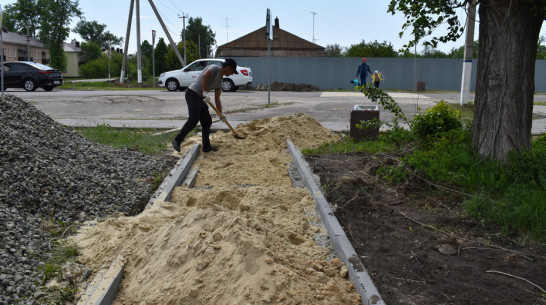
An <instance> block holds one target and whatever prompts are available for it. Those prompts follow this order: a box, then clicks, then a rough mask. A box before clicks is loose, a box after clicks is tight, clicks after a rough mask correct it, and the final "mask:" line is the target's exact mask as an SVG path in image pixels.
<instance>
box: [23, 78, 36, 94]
mask: <svg viewBox="0 0 546 305" xmlns="http://www.w3.org/2000/svg"><path fill="white" fill-rule="evenodd" d="M23 86H24V88H25V90H26V91H34V90H36V82H35V81H33V80H32V79H30V78H28V79H25V82H24V83H23Z"/></svg>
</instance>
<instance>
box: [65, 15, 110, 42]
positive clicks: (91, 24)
mask: <svg viewBox="0 0 546 305" xmlns="http://www.w3.org/2000/svg"><path fill="white" fill-rule="evenodd" d="M105 29H106V24H99V23H98V22H97V21H95V20H93V21H86V20H85V19H82V20H80V21H78V23H77V24H76V26H75V27H74V29H73V30H72V32H74V33H76V34H78V35H80V37H81V38H82V39H83V40H84V41H93V42H95V43H98V44H99V45H100V46H102V38H101V36H102V34H103V32H104V30H105Z"/></svg>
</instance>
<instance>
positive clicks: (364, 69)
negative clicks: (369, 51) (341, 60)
mask: <svg viewBox="0 0 546 305" xmlns="http://www.w3.org/2000/svg"><path fill="white" fill-rule="evenodd" d="M368 73H370V75H371V74H372V70H371V69H370V66H369V65H368V64H367V63H366V57H364V58H362V63H361V64H360V65H358V70H357V71H356V76H355V77H356V78H358V79H359V80H360V86H366V84H367V81H366V77H368Z"/></svg>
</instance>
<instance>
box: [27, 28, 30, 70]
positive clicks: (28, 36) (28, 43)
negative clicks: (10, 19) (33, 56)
mask: <svg viewBox="0 0 546 305" xmlns="http://www.w3.org/2000/svg"><path fill="white" fill-rule="evenodd" d="M29 28H30V22H28V20H27V61H30V31H29Z"/></svg>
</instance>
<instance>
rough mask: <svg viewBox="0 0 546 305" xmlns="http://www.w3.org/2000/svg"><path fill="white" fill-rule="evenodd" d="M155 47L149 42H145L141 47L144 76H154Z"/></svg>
mask: <svg viewBox="0 0 546 305" xmlns="http://www.w3.org/2000/svg"><path fill="white" fill-rule="evenodd" d="M153 51H154V50H153V47H152V45H151V44H150V43H149V42H148V40H144V41H143V42H142V44H141V45H140V52H142V69H143V71H142V74H143V75H152V72H153V62H152V59H153V56H152V52H153Z"/></svg>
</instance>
